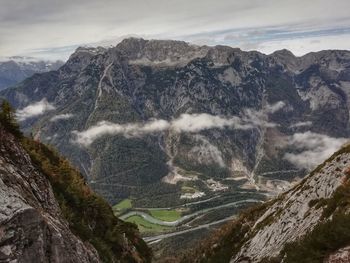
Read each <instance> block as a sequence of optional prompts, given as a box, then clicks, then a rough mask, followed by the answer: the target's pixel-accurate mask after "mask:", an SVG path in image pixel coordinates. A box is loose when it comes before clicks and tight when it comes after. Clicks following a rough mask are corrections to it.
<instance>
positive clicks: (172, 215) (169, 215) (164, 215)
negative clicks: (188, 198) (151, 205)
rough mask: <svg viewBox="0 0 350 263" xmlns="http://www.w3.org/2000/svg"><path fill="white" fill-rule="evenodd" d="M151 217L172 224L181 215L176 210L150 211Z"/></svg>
mask: <svg viewBox="0 0 350 263" xmlns="http://www.w3.org/2000/svg"><path fill="white" fill-rule="evenodd" d="M150 213H151V215H152V216H153V217H154V218H157V219H159V220H163V221H167V222H172V221H175V220H177V219H179V218H180V217H181V213H180V212H179V211H177V210H150Z"/></svg>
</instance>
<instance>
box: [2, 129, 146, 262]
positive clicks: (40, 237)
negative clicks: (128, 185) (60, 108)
mask: <svg viewBox="0 0 350 263" xmlns="http://www.w3.org/2000/svg"><path fill="white" fill-rule="evenodd" d="M20 140H21V139H19V138H16V137H14V136H13V135H12V134H10V133H8V132H7V131H5V130H4V129H3V128H2V127H1V124H0V262H25V263H28V262H102V261H104V262H117V261H119V260H120V261H121V262H145V261H147V260H146V259H145V257H144V255H143V254H142V253H139V251H138V250H137V248H136V247H135V246H133V245H132V244H133V242H134V244H136V243H137V242H138V243H139V242H142V241H141V240H139V238H138V237H137V236H136V235H135V236H134V240H131V241H128V240H127V239H128V237H129V236H128V235H127V234H123V232H125V231H126V227H124V225H123V223H122V222H121V221H119V220H118V222H119V223H118V225H115V228H114V229H109V232H110V235H112V236H113V235H114V238H115V239H120V240H123V238H124V241H123V242H121V245H120V247H115V249H116V250H118V251H119V250H120V249H122V250H123V252H122V254H121V255H120V256H119V259H118V257H117V256H116V255H115V256H114V257H106V256H105V255H102V254H101V251H103V250H102V249H101V248H98V247H97V250H98V251H99V252H98V251H97V250H96V249H95V248H94V246H92V245H91V244H90V243H89V242H88V240H86V237H85V236H86V235H85V236H84V235H82V231H79V230H78V228H77V227H76V225H74V223H73V222H72V220H70V219H69V218H67V217H66V216H67V213H66V212H64V211H62V204H63V203H62V200H61V201H57V196H55V195H57V193H60V194H61V195H63V196H67V192H65V190H62V191H61V192H59V191H58V190H57V189H56V190H55V191H54V190H53V188H52V186H51V183H50V178H48V174H44V173H43V171H44V170H43V169H42V167H41V168H39V166H40V165H41V164H39V163H38V162H36V163H33V160H32V158H31V157H30V155H29V154H28V152H27V151H26V150H25V149H24V148H23V146H22V142H21V141H20ZM24 140H25V139H24ZM29 141H30V140H29V139H28V141H27V142H26V144H27V145H28V142H29ZM43 147H44V146H43ZM31 153H33V152H31ZM47 153H48V154H52V153H50V151H48V152H47ZM37 161H38V160H37ZM45 165H46V167H48V165H49V164H47V163H46V164H45ZM70 169H72V168H70ZM57 171H58V170H57ZM55 176H56V177H60V176H65V175H63V174H56V175H55ZM66 176H67V175H66ZM51 181H52V179H51ZM65 187H66V188H67V189H69V188H71V189H72V188H73V189H74V188H75V187H76V186H75V185H66V186H65ZM85 187H86V186H85ZM56 188H57V186H56ZM67 191H68V190H67ZM75 191H78V190H77V189H75ZM84 191H86V198H89V197H90V199H91V195H89V191H87V190H86V189H84ZM54 192H55V193H54ZM80 202H82V201H81V200H80ZM73 204H74V201H72V204H70V203H67V204H66V208H65V210H67V209H68V208H69V206H73ZM102 205H103V203H102ZM60 206H61V207H60ZM81 207H84V206H83V205H81ZM84 209H85V208H84ZM89 209H90V210H98V209H99V208H98V207H97V208H96V207H93V206H92V205H91V207H90V208H89ZM89 213H90V214H91V212H89V211H87V209H85V210H81V214H80V218H81V219H82V221H88V220H87V219H86V215H88V214H89ZM106 213H108V211H107V212H106ZM110 213H111V214H112V212H111V211H110ZM100 216H101V215H100ZM101 217H102V216H101ZM101 220H102V219H101ZM115 220H117V219H116V218H115ZM89 223H91V221H90V222H89ZM102 223H104V221H102ZM79 224H81V225H79V226H80V228H83V227H84V225H83V224H84V223H79ZM89 227H90V228H91V229H93V228H94V227H95V226H93V225H90V226H89ZM106 227H108V226H106ZM71 228H72V229H71ZM72 230H73V231H72ZM118 230H119V233H116V232H117V231H118ZM134 231H135V232H136V230H134ZM73 232H74V233H73ZM101 239H103V237H102V238H101ZM82 240H85V241H82ZM90 240H92V239H90ZM105 243H106V244H107V241H106V242H105ZM108 244H109V243H108ZM99 254H100V255H99ZM101 256H102V259H101ZM146 257H147V256H146ZM126 258H128V259H126Z"/></svg>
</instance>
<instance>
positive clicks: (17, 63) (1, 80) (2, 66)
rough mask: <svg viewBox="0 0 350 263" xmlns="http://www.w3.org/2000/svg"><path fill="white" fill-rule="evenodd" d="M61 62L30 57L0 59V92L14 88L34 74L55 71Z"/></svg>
mask: <svg viewBox="0 0 350 263" xmlns="http://www.w3.org/2000/svg"><path fill="white" fill-rule="evenodd" d="M63 64H64V62H63V61H59V60H57V61H45V60H39V59H35V58H31V57H21V56H13V57H2V58H0V90H2V89H5V88H7V87H10V86H14V85H16V84H17V83H19V82H21V81H22V80H24V79H26V78H28V77H31V76H32V75H34V74H35V73H42V72H47V71H50V70H57V69H58V68H59V67H60V66H62V65H63Z"/></svg>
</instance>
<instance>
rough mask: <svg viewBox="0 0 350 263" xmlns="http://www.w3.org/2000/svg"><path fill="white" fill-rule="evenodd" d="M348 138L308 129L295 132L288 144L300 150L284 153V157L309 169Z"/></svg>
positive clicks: (324, 158)
mask: <svg viewBox="0 0 350 263" xmlns="http://www.w3.org/2000/svg"><path fill="white" fill-rule="evenodd" d="M348 140H349V139H346V138H333V137H330V136H327V135H324V134H319V133H313V132H310V131H307V132H305V133H295V134H293V135H292V136H290V138H289V139H288V145H291V146H294V147H296V149H297V150H300V152H299V153H286V154H285V155H284V159H286V160H288V161H289V162H291V163H293V164H294V165H296V166H297V167H299V168H305V169H308V170H311V169H313V168H315V167H316V166H317V165H318V164H321V163H322V162H324V161H325V160H326V159H327V158H329V157H330V156H331V155H332V154H333V153H334V152H336V151H337V150H339V149H340V148H341V146H342V145H344V144H345V143H346V142H348Z"/></svg>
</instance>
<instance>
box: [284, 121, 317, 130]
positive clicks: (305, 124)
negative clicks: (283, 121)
mask: <svg viewBox="0 0 350 263" xmlns="http://www.w3.org/2000/svg"><path fill="white" fill-rule="evenodd" d="M311 125H312V121H299V122H296V123H294V124H292V125H290V126H289V128H298V127H305V126H311Z"/></svg>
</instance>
